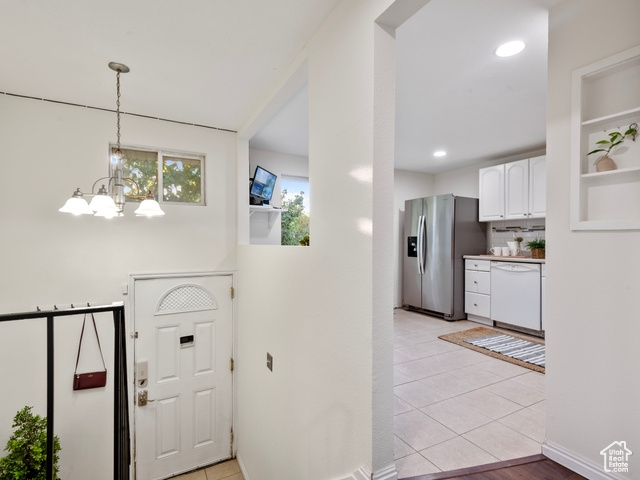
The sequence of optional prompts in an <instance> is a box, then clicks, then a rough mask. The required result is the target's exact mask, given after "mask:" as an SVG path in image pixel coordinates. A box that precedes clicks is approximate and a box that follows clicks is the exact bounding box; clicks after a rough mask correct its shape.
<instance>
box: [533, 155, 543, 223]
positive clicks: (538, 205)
mask: <svg viewBox="0 0 640 480" xmlns="http://www.w3.org/2000/svg"><path fill="white" fill-rule="evenodd" d="M546 159H547V157H545V156H544V155H543V156H541V157H535V158H531V159H530V160H529V216H530V217H532V218H542V217H545V216H546V215H547V162H546Z"/></svg>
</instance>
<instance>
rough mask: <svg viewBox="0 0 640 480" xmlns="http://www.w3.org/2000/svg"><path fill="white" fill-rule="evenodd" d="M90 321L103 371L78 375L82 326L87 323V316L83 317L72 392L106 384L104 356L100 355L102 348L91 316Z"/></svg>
mask: <svg viewBox="0 0 640 480" xmlns="http://www.w3.org/2000/svg"><path fill="white" fill-rule="evenodd" d="M91 320H92V321H93V331H94V332H96V339H97V340H98V348H99V349H100V358H102V366H103V367H104V370H99V371H97V372H87V373H78V362H79V361H80V350H81V348H82V337H83V336H84V326H85V324H86V323H87V315H86V314H85V315H84V320H83V322H82V332H81V333H80V343H78V357H77V358H76V369H75V371H74V372H73V389H74V390H86V389H88V388H100V387H104V386H105V385H106V384H107V366H106V364H105V363H104V356H103V355H102V347H101V346H100V336H99V335H98V328H97V327H96V319H95V318H94V316H93V313H92V314H91Z"/></svg>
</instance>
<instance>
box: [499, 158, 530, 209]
mask: <svg viewBox="0 0 640 480" xmlns="http://www.w3.org/2000/svg"><path fill="white" fill-rule="evenodd" d="M504 192H505V194H504V200H505V215H504V218H505V219H506V220H510V219H512V218H518V219H519V218H527V217H528V216H529V160H519V161H517V162H511V163H507V164H505V166H504Z"/></svg>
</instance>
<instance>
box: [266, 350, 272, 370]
mask: <svg viewBox="0 0 640 480" xmlns="http://www.w3.org/2000/svg"><path fill="white" fill-rule="evenodd" d="M267 368H268V369H269V370H271V371H272V372H273V357H272V356H271V354H270V353H269V352H267Z"/></svg>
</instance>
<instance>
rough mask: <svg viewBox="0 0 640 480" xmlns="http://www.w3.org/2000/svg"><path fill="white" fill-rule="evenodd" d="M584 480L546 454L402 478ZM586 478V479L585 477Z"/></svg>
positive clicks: (412, 479) (445, 479)
mask: <svg viewBox="0 0 640 480" xmlns="http://www.w3.org/2000/svg"><path fill="white" fill-rule="evenodd" d="M454 479H457V480H583V479H585V477H583V476H582V475H578V474H577V473H575V472H572V471H571V470H569V469H567V468H565V467H563V466H562V465H560V464H558V463H556V462H554V461H552V460H549V459H548V458H547V457H545V456H544V455H532V456H530V457H524V458H518V459H515V460H506V461H504V462H496V463H491V464H488V465H480V466H478V467H470V468H462V469H460V470H454V471H451V472H441V473H432V474H429V475H420V476H418V477H411V478H406V479H402V480H454ZM585 480H586V479H585Z"/></svg>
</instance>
